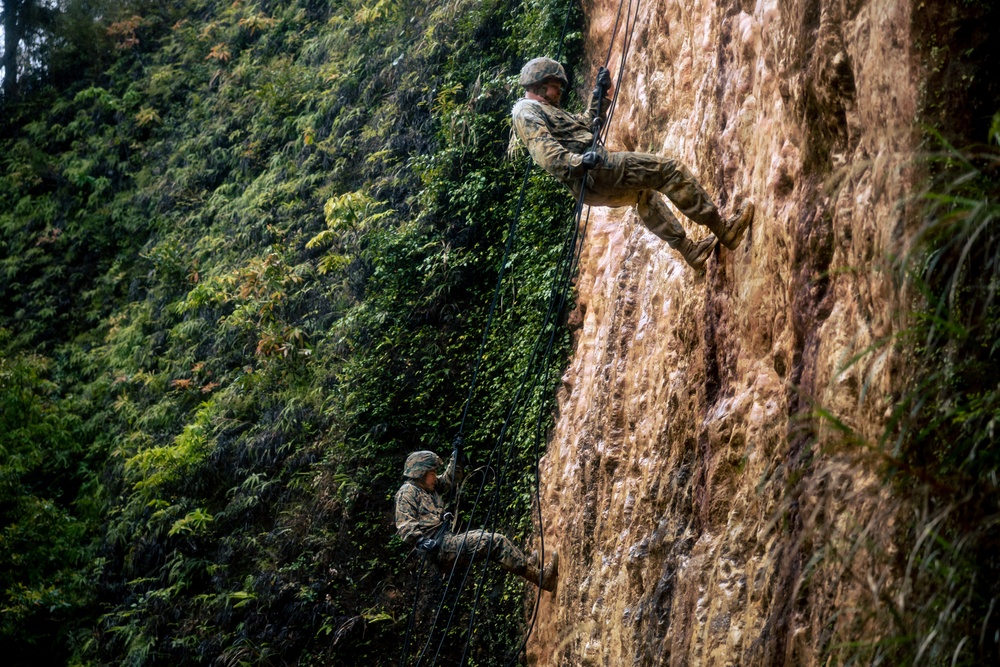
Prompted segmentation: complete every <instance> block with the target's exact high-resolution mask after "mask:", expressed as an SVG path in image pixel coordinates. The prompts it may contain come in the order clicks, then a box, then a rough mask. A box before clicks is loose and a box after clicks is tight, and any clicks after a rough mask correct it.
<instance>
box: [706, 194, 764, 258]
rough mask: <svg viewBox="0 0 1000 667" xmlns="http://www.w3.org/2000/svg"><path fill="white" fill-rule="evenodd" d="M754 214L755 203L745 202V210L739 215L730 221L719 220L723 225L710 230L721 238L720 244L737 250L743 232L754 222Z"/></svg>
mask: <svg viewBox="0 0 1000 667" xmlns="http://www.w3.org/2000/svg"><path fill="white" fill-rule="evenodd" d="M753 214H754V206H753V202H744V204H743V208H741V209H740V212H739V213H737V214H736V215H734V216H732V217H731V218H729V219H728V220H722V219H721V218H719V223H721V224H716V225H709V228H710V229H712V231H713V232H715V235H716V236H718V237H719V243H721V244H722V245H724V246H726V247H727V248H729V249H730V250H735V249H736V247H737V246H738V245H739V243H740V240H741V239H742V238H743V232H745V231H746V229H747V227H749V226H750V223H751V222H753Z"/></svg>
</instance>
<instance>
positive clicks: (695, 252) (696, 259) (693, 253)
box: [670, 234, 719, 271]
mask: <svg viewBox="0 0 1000 667" xmlns="http://www.w3.org/2000/svg"><path fill="white" fill-rule="evenodd" d="M718 241H719V239H718V238H716V236H715V235H714V234H709V235H708V236H706V237H705V238H703V239H702V240H701V241H698V242H697V243H695V242H694V241H692V240H691V239H689V238H688V237H686V236H685V237H684V238H683V239H681V240H680V241H679V242H677V243H676V244H674V243H671V244H670V247H672V248H673V249H674V250H676V251H677V252H679V253H680V254H681V257H683V258H684V260H685V261H686V262H687V263H688V265H690V266H691V268H693V269H696V270H698V271H701V270H702V269H703V268H705V262H706V261H708V258H709V256H710V255H711V254H712V250H714V249H715V244H716V243H718Z"/></svg>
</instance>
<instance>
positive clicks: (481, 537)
mask: <svg viewBox="0 0 1000 667" xmlns="http://www.w3.org/2000/svg"><path fill="white" fill-rule="evenodd" d="M456 454H457V450H456V452H453V453H452V456H451V461H449V462H448V467H447V468H446V469H445V471H444V474H443V475H441V476H440V477H439V476H438V474H437V471H438V469H439V468H440V467H441V459H440V458H439V457H438V455H437V454H435V453H434V452H429V451H421V452H413V453H412V454H410V455H409V456H407V457H406V463H405V465H404V467H403V477H405V478H406V481H405V482H403V485H402V486H401V487H399V491H397V492H396V529H397V530H398V531H399V536H400V537H401V538H402V539H403V542H404V543H406V544H409V545H411V546H414V547H416V549H417V551H418V552H420V553H421V554H423V555H425V556H427V557H428V558H430V559H431V560H433V561H434V562H435V563H437V565H438V567H440V568H441V569H442V571H447V570H449V569H450V568H451V567H452V565H453V564H454V562H455V560H456V559H459V560H460V562H462V563H467V562H468V560H469V559H470V558H471V559H472V560H474V561H479V560H482V559H483V558H486V557H487V553H488V554H489V559H490V560H492V561H494V562H496V563H497V564H498V565H499V566H500V567H501V568H502V569H504V570H506V571H507V572H513V573H514V574H516V575H518V576H520V577H523V578H524V579H527V580H528V581H530V582H531V583H533V584H535V585H536V586H539V587H540V588H541V589H542V590H545V591H554V590H555V588H556V583H557V580H558V567H559V565H558V563H559V555H558V554H557V553H555V552H554V551H553V552H552V556H551V559H550V561H549V563H547V564H546V565H545V569H544V570H543V571H539V569H538V564H537V557H536V555H535V554H532V556H531V558H528V557H526V556H525V555H524V552H522V551H521V550H520V549H518V548H517V547H515V546H514V545H513V544H512V543H511V541H510V540H508V539H507V538H506V537H504V536H503V535H501V534H500V533H490V532H487V531H485V530H470V531H467V532H465V533H452V532H451V530H450V528H449V526H448V523H447V521H446V520H445V511H444V509H445V507H444V501H443V500H441V494H442V493H447V492H448V490H449V489H451V488H452V486H453V485H454V484H455V482H456V481H457V478H458V477H459V475H460V473H459V471H458V466H457V463H456V460H455V459H456ZM449 516H450V515H449ZM491 546H492V548H491Z"/></svg>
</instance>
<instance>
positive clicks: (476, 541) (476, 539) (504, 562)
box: [441, 530, 528, 574]
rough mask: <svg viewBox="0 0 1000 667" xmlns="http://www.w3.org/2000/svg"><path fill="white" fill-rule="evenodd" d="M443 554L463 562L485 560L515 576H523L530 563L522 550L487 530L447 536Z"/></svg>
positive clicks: (443, 542)
mask: <svg viewBox="0 0 1000 667" xmlns="http://www.w3.org/2000/svg"><path fill="white" fill-rule="evenodd" d="M441 552H442V554H443V555H447V556H449V557H451V558H457V559H459V560H461V561H463V562H468V561H469V560H470V559H471V560H473V561H477V562H478V561H481V560H483V559H484V558H489V559H490V560H492V561H494V562H496V563H498V564H499V565H500V567H502V568H503V569H505V570H508V571H509V572H514V573H515V574H521V572H522V571H523V570H524V568H525V566H526V565H527V563H528V559H527V557H526V556H525V555H524V552H522V551H521V550H520V549H518V548H517V547H515V546H514V544H513V543H512V542H511V541H510V540H508V539H507V538H506V537H504V536H503V535H501V534H500V533H491V532H489V531H485V530H470V531H467V532H465V533H455V534H450V533H449V534H448V535H445V537H444V539H443V540H442V543H441Z"/></svg>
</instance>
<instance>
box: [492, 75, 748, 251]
mask: <svg viewBox="0 0 1000 667" xmlns="http://www.w3.org/2000/svg"><path fill="white" fill-rule="evenodd" d="M597 82H598V84H599V85H601V87H602V88H603V90H605V91H607V90H608V89H609V88H610V87H611V75H610V74H609V73H608V71H607V70H606V69H604V68H603V67H602V68H601V69H600V70H599V71H598V74H597ZM567 83H568V81H567V79H566V72H565V70H563V67H562V65H560V64H559V63H558V62H556V61H555V60H552V59H551V58H535V59H534V60H529V61H528V63H527V64H525V66H524V67H523V68H522V69H521V85H522V86H524V89H525V94H524V97H523V98H521V99H520V100H518V102H517V104H515V105H514V109H513V110H512V112H511V113H512V115H513V117H514V131H515V132H516V133H517V136H518V137H519V138H520V139H521V141H522V142H524V144H525V145H526V146H527V147H528V152H529V153H530V154H531V157H532V159H533V160H534V161H535V163H536V164H538V165H539V166H540V167H541V168H542V169H544V170H545V171H547V172H548V173H550V174H551V175H552V176H554V177H555V178H556V179H557V180H559V181H560V182H562V183H563V184H565V185H567V186H568V187H569V188H570V189H571V190H572V191H573V192H574V194H576V195H577V196H579V194H580V182H581V179H582V178H583V176H584V175H586V176H587V191H586V194H584V198H583V201H584V203H586V204H589V205H591V206H611V207H617V206H635V207H636V212H637V213H638V215H639V219H640V220H642V222H643V224H644V225H645V226H646V227H647V228H648V229H649V231H651V232H653V233H654V234H656V236H658V237H659V238H661V239H663V240H664V241H666V242H667V244H668V245H669V246H670V247H671V248H674V249H676V250H677V251H679V252H680V254H681V255H682V256H683V257H684V259H685V260H686V261H687V263H688V264H690V265H691V266H692V267H694V268H695V269H701V268H702V267H703V266H704V265H705V261H706V260H707V259H708V256H709V255H710V254H711V252H712V249H713V248H714V247H715V244H716V241H721V242H722V245H724V246H726V247H727V248H729V249H734V248H736V246H737V245H738V244H739V242H740V239H741V238H742V237H743V232H744V230H746V228H747V226H748V225H749V224H750V221H751V220H753V213H754V206H753V204H752V203H750V202H746V203H745V204H744V206H743V208H742V210H741V211H740V212H739V213H738V214H737V215H735V216H733V217H732V218H730V219H729V220H725V219H723V218H722V216H721V215H719V211H718V209H717V208H716V207H715V204H714V203H713V202H712V200H711V198H710V197H709V196H708V193H707V192H705V189H704V188H702V187H701V185H699V184H698V182H697V181H696V180H695V179H694V176H693V175H692V174H691V172H690V171H689V170H688V168H687V167H685V166H684V165H683V164H681V163H680V162H677V161H676V160H672V159H670V158H667V157H663V156H661V155H652V154H649V153H633V152H624V151H623V152H610V151H607V150H605V149H604V148H603V147H601V146H598V147H597V148H596V149H593V150H592V146H593V138H594V135H593V127H592V119H593V115H594V113H595V112H599V113H600V115H601V119H602V121H603V120H605V119H606V118H607V111H608V107H609V105H610V100H609V99H608V98H607V97H605V98H604V99H603V100H596V99H592V100H591V103H590V108H588V110H587V111H586V112H585V113H583V114H578V115H571V114H569V113H566V112H565V111H563V110H562V109H560V108H559V100H560V98H561V97H562V90H563V88H564V87H565V86H566V85H567ZM598 103H599V104H600V107H601V108H600V109H599V110H598V109H595V108H594V107H595V105H596V104H598ZM660 193H662V194H665V195H666V196H667V197H668V198H669V199H670V201H671V202H673V204H674V206H676V207H677V208H678V209H680V211H681V212H682V213H684V215H686V216H687V217H688V218H690V219H691V220H693V221H694V222H696V223H698V224H699V225H704V226H706V227H708V228H709V230H711V232H712V234H710V235H709V236H708V237H706V238H705V239H702V240H701V241H699V242H694V241H692V240H691V239H689V238H688V237H687V235H686V234H685V232H684V227H682V226H681V224H680V222H678V221H677V218H676V217H674V215H673V213H671V211H670V209H669V208H668V207H667V205H666V202H664V201H663V197H662V196H661V195H660Z"/></svg>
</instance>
